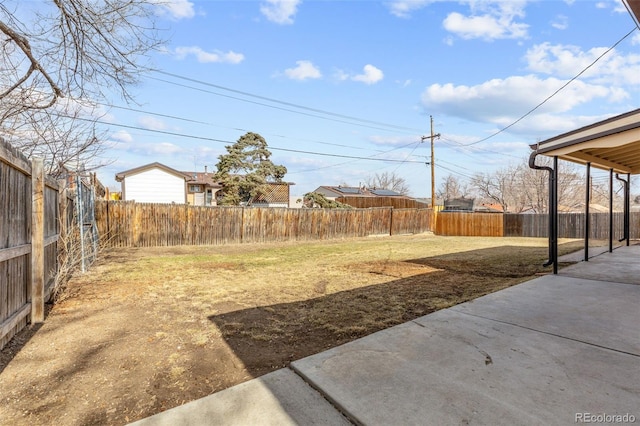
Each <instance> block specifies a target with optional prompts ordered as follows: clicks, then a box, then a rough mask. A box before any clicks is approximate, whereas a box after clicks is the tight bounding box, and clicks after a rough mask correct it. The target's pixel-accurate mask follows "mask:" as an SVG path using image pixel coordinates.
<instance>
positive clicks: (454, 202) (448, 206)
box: [443, 198, 475, 212]
mask: <svg viewBox="0 0 640 426" xmlns="http://www.w3.org/2000/svg"><path fill="white" fill-rule="evenodd" d="M474 204H475V198H452V199H449V200H444V210H443V212H472V211H473V206H474Z"/></svg>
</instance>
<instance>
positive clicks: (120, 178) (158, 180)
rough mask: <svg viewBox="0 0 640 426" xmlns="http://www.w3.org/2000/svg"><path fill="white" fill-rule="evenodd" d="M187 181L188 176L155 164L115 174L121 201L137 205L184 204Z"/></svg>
mask: <svg viewBox="0 0 640 426" xmlns="http://www.w3.org/2000/svg"><path fill="white" fill-rule="evenodd" d="M187 180H189V175H187V174H185V173H182V172H179V171H178V170H175V169H172V168H171V167H167V166H165V165H164V164H160V163H157V162H156V163H151V164H147V165H144V166H141V167H136V168H135V169H131V170H127V171H124V172H120V173H118V174H116V181H117V182H120V183H121V185H122V200H123V201H136V202H138V203H177V204H184V203H186V202H187V191H186V183H187Z"/></svg>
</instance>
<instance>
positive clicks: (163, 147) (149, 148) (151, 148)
mask: <svg viewBox="0 0 640 426" xmlns="http://www.w3.org/2000/svg"><path fill="white" fill-rule="evenodd" d="M144 150H145V151H146V152H147V153H149V154H154V155H174V154H179V153H182V152H184V150H185V149H184V148H183V147H181V146H178V145H174V144H172V143H169V142H161V143H154V144H146V146H145V147H144Z"/></svg>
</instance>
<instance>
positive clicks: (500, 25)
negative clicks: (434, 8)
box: [443, 12, 529, 40]
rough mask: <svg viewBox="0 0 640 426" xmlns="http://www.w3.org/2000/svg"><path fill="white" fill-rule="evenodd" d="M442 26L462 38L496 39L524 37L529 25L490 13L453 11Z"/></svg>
mask: <svg viewBox="0 0 640 426" xmlns="http://www.w3.org/2000/svg"><path fill="white" fill-rule="evenodd" d="M443 25H444V28H445V29H446V30H447V31H449V32H452V33H454V34H456V35H458V36H459V37H461V38H463V39H467V40H469V39H475V38H481V39H484V40H496V39H505V38H525V37H526V36H527V29H528V28H529V26H528V25H527V24H523V23H516V22H512V21H511V20H510V19H505V18H504V17H496V16H491V15H482V16H468V17H467V16H463V15H461V14H460V13H457V12H453V13H450V14H449V16H447V17H446V18H445V20H444V22H443Z"/></svg>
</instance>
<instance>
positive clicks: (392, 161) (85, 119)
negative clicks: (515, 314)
mask: <svg viewBox="0 0 640 426" xmlns="http://www.w3.org/2000/svg"><path fill="white" fill-rule="evenodd" d="M52 114H53V113H52ZM53 115H56V116H58V117H62V118H73V119H75V120H80V121H89V122H92V123H97V124H103V125H106V126H113V127H122V128H126V129H134V130H141V131H144V132H150V133H158V134H163V135H169V136H177V137H182V138H187V139H196V140H203V141H208V142H216V143H224V144H234V143H235V142H233V141H229V140H224V139H216V138H211V137H207V136H197V135H189V134H186V133H178V132H170V131H168V130H159V129H145V128H144V127H139V126H131V125H127V124H118V123H109V122H107V121H101V120H95V119H88V118H82V117H70V116H67V115H64V114H57V113H56V114H53ZM269 149H270V150H273V151H284V152H295V153H299V154H309V155H319V156H324V157H334V158H349V159H354V160H369V161H382V162H386V163H403V162H405V163H418V164H421V163H422V162H421V161H407V160H395V159H387V158H375V156H376V155H380V154H375V155H373V156H371V157H358V156H352V155H341V154H329V153H324V152H314V151H302V150H298V149H289V148H280V147H274V146H269ZM395 149H398V148H395Z"/></svg>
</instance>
